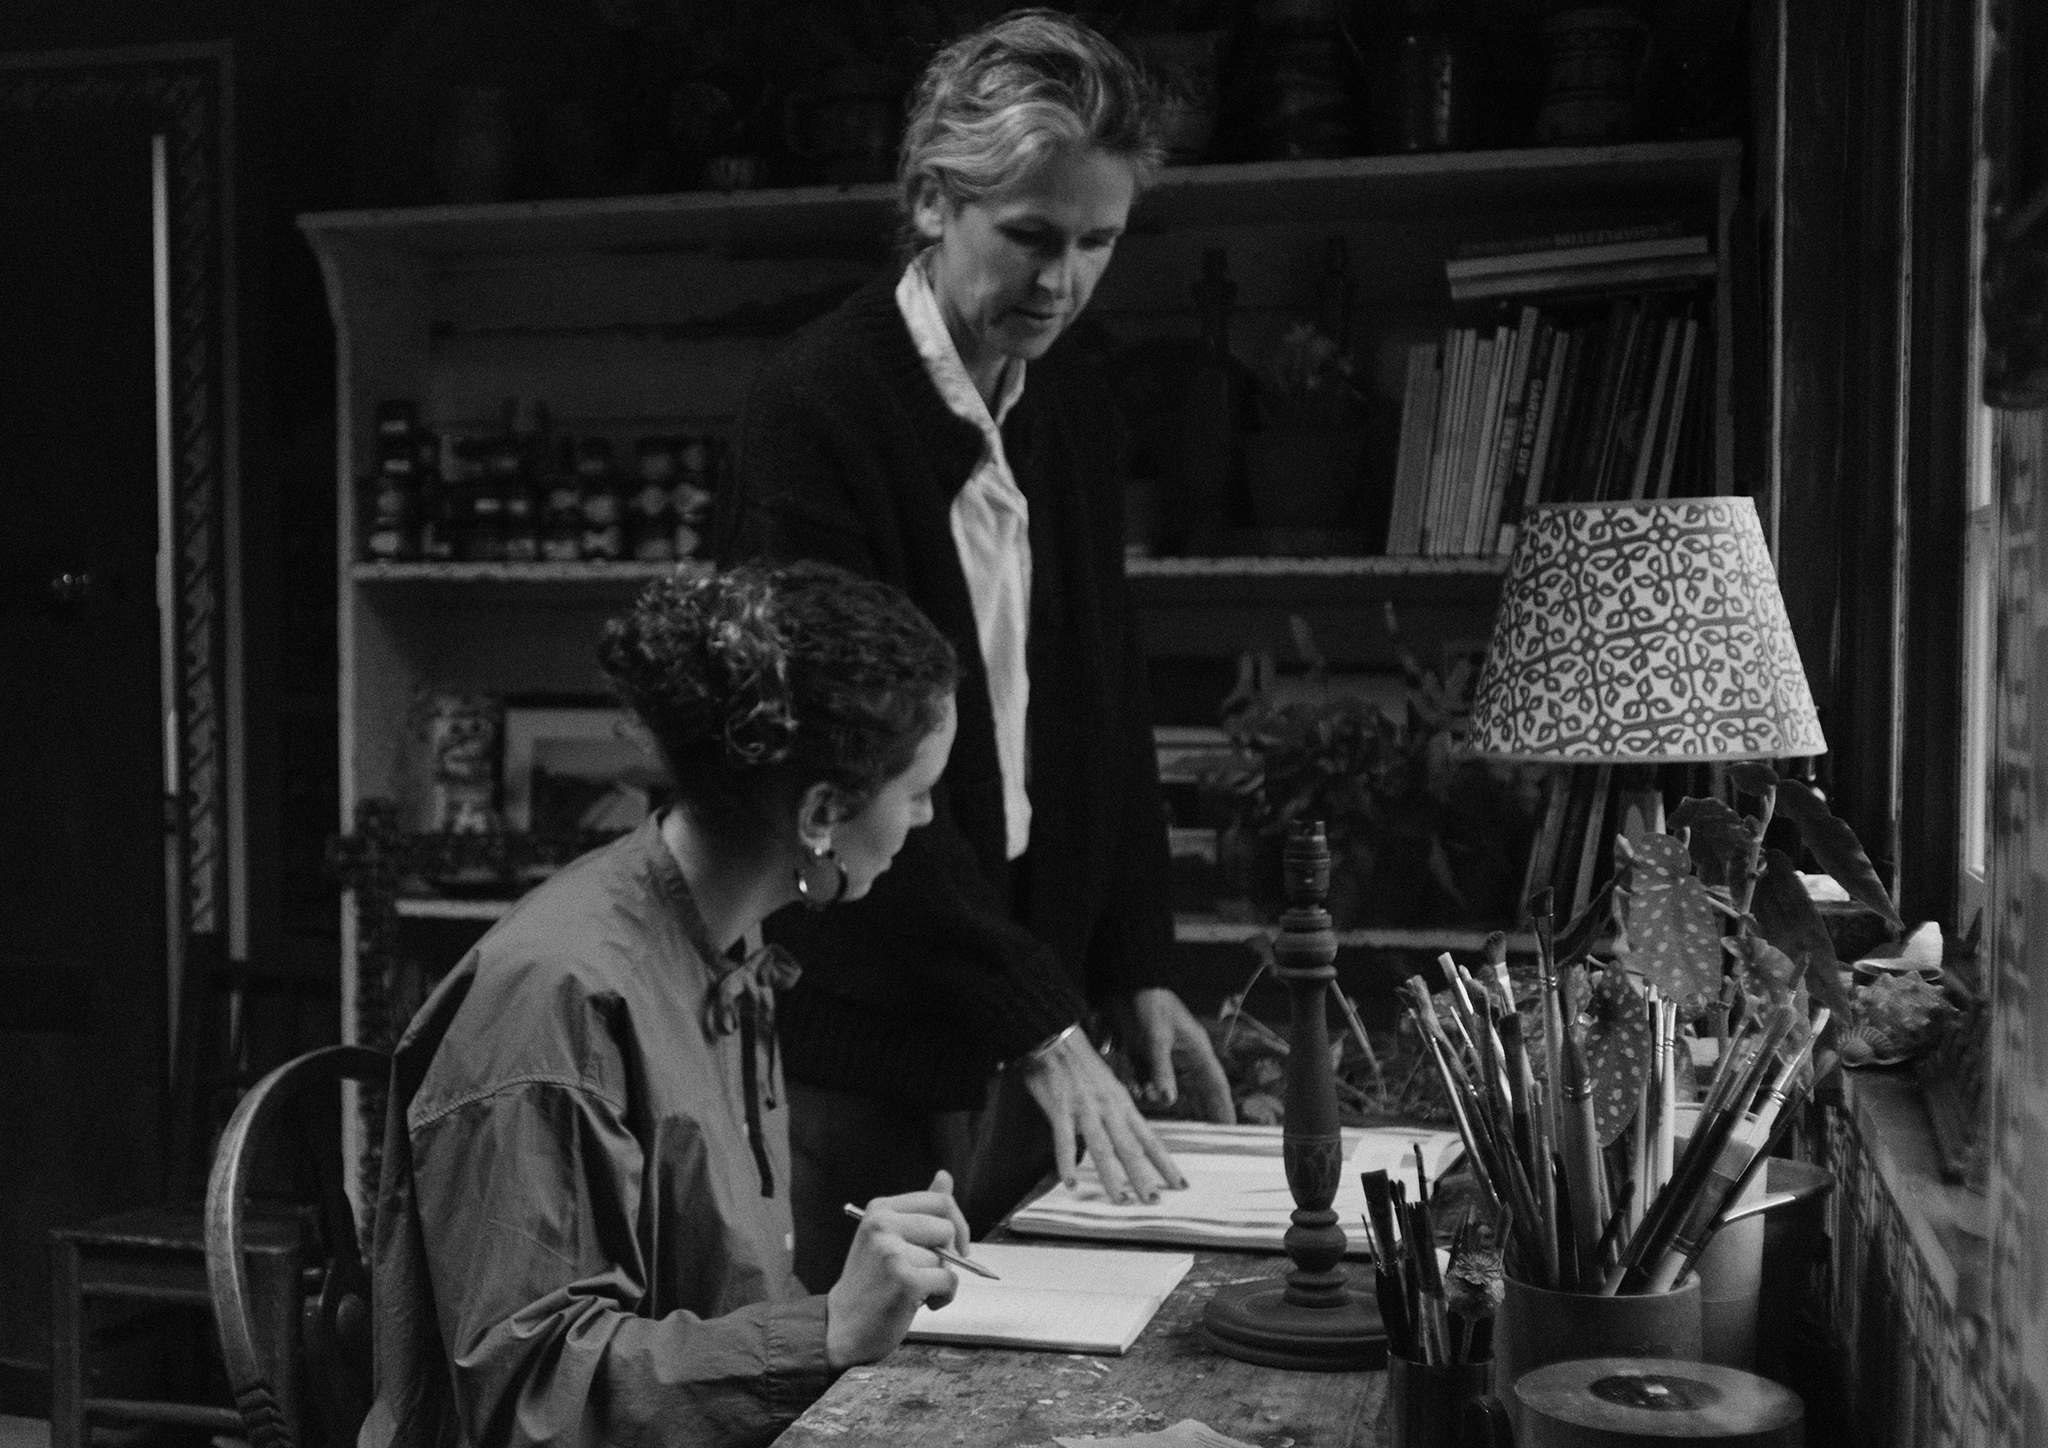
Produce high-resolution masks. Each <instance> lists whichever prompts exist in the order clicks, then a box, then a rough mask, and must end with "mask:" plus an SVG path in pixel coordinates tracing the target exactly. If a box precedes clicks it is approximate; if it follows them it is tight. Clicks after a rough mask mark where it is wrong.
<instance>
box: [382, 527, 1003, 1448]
mask: <svg viewBox="0 0 2048 1448" xmlns="http://www.w3.org/2000/svg"><path fill="white" fill-rule="evenodd" d="M601 657H602V660H603V663H604V667H605V671H606V673H607V674H609V675H610V677H611V679H612V680H613V682H614V684H615V685H616V686H617V687H618V690H619V693H620V695H621V696H622V698H623V699H624V701H625V703H626V705H627V707H628V708H629V709H630V710H631V711H632V712H633V713H634V714H635V715H636V716H637V717H638V719H639V720H640V722H641V724H642V725H644V726H645V728H646V729H647V731H648V733H649V735H650V736H651V737H652V738H653V740H654V742H655V743H656V745H657V746H658V747H659V749H660V752H661V755H662V758H663V761H664V762H665V763H666V764H667V766H668V768H669V773H670V776H671V778H672V779H673V780H674V783H675V801H674V803H673V804H672V805H671V806H670V807H668V808H666V809H664V810H662V811H661V812H659V813H657V814H655V815H654V816H652V817H651V818H650V819H649V820H648V821H647V823H646V824H645V825H643V826H642V827H641V828H640V829H638V830H635V831H634V832H633V833H631V834H629V835H627V836H625V837H624V838H623V839H620V840H619V841H617V842H616V843H614V844H611V845H607V846H605V847H604V848H602V849H599V850H596V851H594V852H593V853H591V854H589V855H586V856H584V857H583V858H582V859H580V860H578V861H576V862H575V863H574V864H571V865H569V866H568V867H566V868H565V869H563V870H561V871H559V872H557V873H556V874H555V875H554V876H552V877H551V878H550V879H549V880H548V881H547V883H546V884H544V885H542V886H541V887H540V888H539V889H537V890H535V891H534V892H533V893H532V894H530V895H528V896H527V897H526V898H525V899H524V900H522V901H520V902H519V904H518V905H517V906H516V907H515V908H514V909H513V911H512V912H511V914H509V915H507V916H506V917H505V918H504V919H503V920H502V921H500V922H499V923H498V924H497V925H496V926H494V927H493V928H492V930H491V931H490V933H489V934H487V935H486V936H485V937H484V938H483V940H482V941H480V942H479V943H478V944H477V946H476V948H475V949H473V950H471V951H470V952H469V954H468V955H467V956H466V957H465V958H464V959H463V960H462V961H461V963H460V964H458V965H457V966H456V967H455V969H454V970H452V971H450V972H449V974H448V977H447V979H445V980H444V981H443V982H442V983H441V984H440V985H439V986H438V987H436V989H435V991H434V993H433V995H431V996H430V997H429V998H428V999H427V1002H426V1004H425V1005H423V1006H422V1007H421V1008H420V1011H419V1014H418V1015H416V1016H415V1017H414V1018H413V1021H412V1024H411V1026H409V1027H408V1028H407V1030H406V1032H405V1036H404V1038H403V1039H402V1040H401V1041H400V1042H399V1045H398V1051H397V1056H396V1060H395V1062H394V1065H393V1071H392V1084H391V1098H390V1104H389V1109H388V1112H387V1117H386V1126H385V1134H384V1164H383V1176H382V1180H381V1183H380V1186H379V1190H378V1201H377V1212H376V1234H375V1243H374V1249H373V1263H372V1265H373V1271H374V1273H375V1281H374V1292H373V1300H374V1302H375V1303H376V1322H375V1342H376V1379H377V1382H376V1387H377V1396H376V1400H375V1403H374V1404H373V1406H372V1407H371V1410H370V1414H369V1417H368V1419H367V1420H366V1422H365V1423H364V1426H363V1431H362V1435H361V1445H362V1448H414V1445H417V1448H457V1445H468V1444H477V1445H483V1444H488V1445H491V1448H503V1445H520V1444H539V1443H548V1444H569V1445H578V1444H584V1445H590V1448H598V1445H601V1444H614V1443H633V1444H644V1445H650V1448H652V1445H675V1448H722V1445H741V1444H763V1443H766V1442H768V1441H769V1440H770V1439H772V1438H774V1437H775V1436H776V1435H777V1434H778V1433H780V1432H781V1430H782V1429H783V1428H784V1427H786V1426H787V1425H788V1424H789V1423H790V1421H791V1420H792V1419H794V1418H795V1417H796V1416H797V1415H798V1414H799V1413H801V1412H802V1411H803V1410H804V1408H805V1407H806V1406H808V1405H809V1404H810V1403H811V1402H812V1400H814V1399H815V1398H816V1397H817V1396H818V1395H819V1394H820V1393H822V1392H823V1391H824V1390H825V1388H826V1386H827V1385H828V1384H829V1383H830V1382H831V1381H832V1378H833V1376H834V1375H835V1374H836V1373H837V1372H839V1371H840V1370H842V1369H844V1368H846V1367H848V1366H850V1365H852V1364H855V1363H864V1362H872V1361H874V1360H875V1359H876V1358H879V1357H881V1356H882V1355H883V1354H885V1353H887V1352H889V1351H890V1350H891V1349H892V1348H894V1347H895V1346H896V1344H897V1343H898V1342H900V1341H901V1340H902V1338H903V1334H904V1332H905V1331H906V1330H907V1329H908V1327H909V1325H910V1319H911V1315H912V1314H913V1313H914V1312H915V1311H916V1310H917V1307H918V1304H919V1303H921V1302H926V1301H931V1302H932V1303H933V1304H934V1305H940V1304H942V1303H943V1302H945V1301H947V1300H949V1299H950V1298H951V1296H952V1293H953V1289H954V1286H955V1282H954V1279H953V1277H952V1275H951V1273H950V1272H948V1270H947V1269H946V1266H945V1264H944V1262H942V1261H941V1260H940V1259H939V1257H937V1256H936V1255H935V1254H934V1253H933V1252H932V1251H931V1250H930V1249H932V1248H935V1247H947V1246H950V1247H954V1248H957V1249H960V1250H965V1248H966V1245H967V1229H966V1224H965V1222H964V1221H962V1220H961V1217H960V1213H959V1209H958V1208H957V1207H956V1206H955V1205H954V1203H953V1201H952V1198H951V1196H950V1195H949V1192H948V1188H949V1185H950V1184H949V1182H948V1181H947V1180H946V1178H944V1177H943V1176H939V1177H937V1178H935V1179H931V1180H930V1183H929V1187H928V1189H926V1190H922V1191H914V1192H910V1193H907V1194H903V1195H897V1196H893V1197H890V1198H888V1199H885V1200H879V1201H869V1202H868V1207H867V1216H866V1219H865V1221H863V1222H862V1224H861V1226H860V1229H859V1234H858V1236H857V1238H856V1240H855V1243H854V1248H853V1251H852V1253H851V1254H850V1255H849V1257H848V1258H847V1262H846V1270H845V1272H844V1273H843V1274H840V1275H839V1276H838V1280H837V1281H836V1282H834V1283H831V1284H828V1286H829V1287H830V1291H829V1292H827V1293H824V1294H822V1295H819V1296H808V1295H806V1294H805V1292H804V1289H803V1288H802V1287H801V1286H800V1285H799V1284H798V1283H797V1281H796V1279H795V1278H794V1276H793V1275H792V1273H791V1248H790V1230H791V1227H790V1208H789V1200H790V1198H789V1151H788V1144H787V1136H786V1129H785V1113H784V1111H783V1110H782V1102H781V1092H780V1089H779V1088H780V1086H781V1076H780V1072H779V1071H778V1069H777V1066H776V1052H775V1038H774V1031H775V1025H774V1012H775V990H776V988H777V987H778V986H780V985H783V984H786V983H787V977H788V975H789V973H790V966H789V962H788V961H787V960H786V959H785V958H782V957H781V956H780V954H779V952H776V951H775V950H774V949H773V948H772V947H771V948H769V949H767V950H764V951H762V952H760V953H758V954H756V955H753V956H750V957H748V958H747V959H746V960H745V961H744V962H738V961H735V960H734V959H733V956H732V949H733V947H734V946H735V944H737V943H738V942H739V941H741V940H742V939H743V938H744V937H745V936H746V935H747V934H748V932H750V931H751V930H752V929H753V928H754V927H756V926H757V925H759V924H760V922H761V920H762V918H763V917H764V916H766V915H767V914H769V913H770V912H771V911H774V910H778V909H781V908H782V907H784V906H786V905H793V904H796V902H798V901H799V900H802V901H804V902H806V903H809V904H816V903H818V902H821V901H823V900H826V899H828V898H834V897H843V898H845V899H847V900H857V899H859V898H860V897H861V896H862V895H865V894H866V893H867V892H868V890H869V889H870V888H871V887H872V886H873V884H874V882H875V881H876V879H877V878H881V877H883V872H885V871H886V870H888V868H889V865H890V861H891V860H892V859H893V858H894V857H895V855H896V852H897V851H898V850H899V849H900V848H901V847H902V844H903V841H904V838H905V837H906V835H908V834H910V833H911V832H912V831H914V830H916V829H917V828H918V827H919V826H921V825H922V824H924V823H925V822H926V821H927V820H929V819H930V818H931V812H932V810H931V789H932V786H933V784H934V783H936V781H937V780H938V777H939V773H940V771H941V770H942V769H943V768H944V767H945V762H946V753H947V750H948V749H949V748H950V746H951V744H952V740H953V683H954V674H955V668H954V661H953V653H952V650H951V648H949V647H948V645H947V643H946V641H945V640H944V639H943V638H941V637H940V636H939V634H938V633H937V632H936V631H935V630H934V629H933V628H932V626H931V624H930V623H929V621H927V620H926V619H925V618H924V617H923V616H922V615H920V614H919V613H918V612H917V610H916V609H915V608H913V607H912V606H911V605H910V604H909V602H908V601H907V600H905V599H904V597H903V596H902V594H901V593H899V592H897V591H896V590H895V589H891V588H888V587H885V586H884V585H882V584H878V583H875V582H873V581H872V580H868V579H858V578H853V577H849V576H848V575H847V574H845V573H843V572H841V571H840V570H838V569H834V568H828V567H825V566H822V565H819V564H815V563H803V564H796V565H792V566H790V567H787V568H777V569H766V568H739V569H734V570H731V571H730V572H728V573H726V574H723V575H719V576H715V577H700V578H694V579H680V578H679V579H675V580H670V581H667V582H663V583H659V584H656V585H654V586H652V587H651V588H650V589H649V590H648V591H647V592H646V593H645V594H644V595H643V596H642V597H641V599H640V600H639V602H638V603H637V604H636V605H635V606H634V607H633V609H632V610H631V611H630V612H628V613H627V614H625V615H624V616H623V617H621V618H619V619H618V620H616V621H614V622H613V623H612V624H611V625H610V626H609V627H608V629H607V630H606V633H605V637H604V643H603V647H602V650H601ZM917 1185H918V1186H920V1187H922V1186H925V1185H926V1184H925V1183H918V1184H917Z"/></svg>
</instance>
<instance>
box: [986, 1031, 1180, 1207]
mask: <svg viewBox="0 0 2048 1448" xmlns="http://www.w3.org/2000/svg"><path fill="white" fill-rule="evenodd" d="M1023 1075H1024V1085H1025V1089H1027V1090H1028V1091H1030V1093H1031V1098H1032V1100H1034V1101H1036V1102H1037V1103H1038V1106H1039V1109H1040V1110H1041V1111H1043V1112H1044V1113H1045V1116H1046V1120H1047V1121H1048V1122H1049V1123H1050V1124H1051V1126H1052V1153H1053V1163H1054V1166H1055V1167H1056V1168H1057V1169H1058V1171H1059V1174H1060V1180H1061V1181H1062V1182H1065V1183H1066V1184H1067V1185H1068V1186H1070V1187H1071V1186H1073V1185H1074V1183H1075V1181H1076V1180H1077V1166H1076V1163H1077V1162H1078V1160H1079V1154H1080V1149H1082V1148H1086V1150H1087V1153H1088V1157H1089V1159H1090V1160H1091V1161H1092V1162H1094V1164H1095V1171H1096V1174H1097V1175H1098V1176H1100V1177H1101V1178H1102V1189H1103V1191H1104V1192H1106V1193H1107V1194H1108V1195H1109V1197H1110V1200H1112V1201H1124V1202H1129V1201H1147V1202H1149V1201H1156V1200H1158V1197H1159V1191H1160V1188H1161V1187H1175V1188H1178V1187H1183V1186H1185V1185H1187V1181H1186V1178H1184V1177H1183V1176H1182V1175H1181V1171H1180V1168H1179V1167H1177V1166H1175V1165H1174V1164H1173V1154H1172V1153H1171V1152H1169V1151H1168V1150H1167V1149H1166V1148H1165V1147H1164V1146H1163V1145H1161V1144H1160V1141H1159V1138H1158V1136H1157V1135H1155V1134H1154V1133H1153V1130H1152V1127H1151V1125H1150V1124H1149V1123H1147V1122H1146V1120H1145V1118H1144V1117H1143V1116H1141V1115H1139V1113H1138V1107H1137V1103H1136V1102H1134V1101H1132V1100H1131V1093H1130V1092H1129V1091H1128V1090H1126V1089H1125V1088H1124V1083H1123V1082H1121V1081H1119V1080H1117V1077H1116V1073H1115V1072H1114V1071H1112V1070H1110V1069H1109V1065H1108V1063H1107V1062H1105V1061H1104V1060H1103V1059H1102V1057H1101V1056H1100V1055H1098V1054H1097V1053H1096V1050H1095V1047H1094V1046H1093V1045H1092V1044H1090V1043H1089V1040H1088V1038H1087V1036H1085V1035H1084V1034H1082V1033H1081V1032H1080V1031H1075V1032H1074V1033H1073V1034H1072V1035H1070V1036H1068V1037H1067V1038H1066V1039H1065V1040H1063V1041H1061V1042H1059V1043H1058V1044H1057V1045H1055V1046H1054V1047H1053V1048H1052V1049H1051V1050H1049V1051H1047V1052H1046V1053H1045V1054H1044V1055H1042V1056H1040V1057H1038V1058H1037V1059H1035V1060H1033V1061H1031V1062H1029V1063H1028V1064H1027V1065H1026V1066H1025V1067H1024V1068H1023Z"/></svg>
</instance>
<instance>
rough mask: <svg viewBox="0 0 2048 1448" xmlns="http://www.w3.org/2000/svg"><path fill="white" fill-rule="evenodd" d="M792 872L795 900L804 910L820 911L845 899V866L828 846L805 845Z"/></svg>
mask: <svg viewBox="0 0 2048 1448" xmlns="http://www.w3.org/2000/svg"><path fill="white" fill-rule="evenodd" d="M795 873H796V897H797V899H799V900H801V901H803V902H804V905H805V907H806V908H807V909H811V910H823V909H824V908H825V907H826V906H827V905H836V904H838V903H839V902H840V901H841V900H842V899H844V898H845V897H846V866H845V865H844V864H842V863H841V862H840V859H839V856H838V855H837V854H836V853H835V852H834V851H833V849H832V847H831V846H830V845H806V846H805V847H804V858H803V861H802V863H800V864H799V865H798V866H797V867H796V872H795Z"/></svg>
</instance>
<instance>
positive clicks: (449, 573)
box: [348, 559, 709, 601]
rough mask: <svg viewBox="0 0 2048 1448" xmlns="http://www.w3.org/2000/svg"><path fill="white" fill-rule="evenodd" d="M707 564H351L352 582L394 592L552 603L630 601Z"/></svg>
mask: <svg viewBox="0 0 2048 1448" xmlns="http://www.w3.org/2000/svg"><path fill="white" fill-rule="evenodd" d="M708 567H709V565H708V564H705V563H700V562H698V561H697V560H695V559H686V560H684V561H683V562H681V563H670V562H650V563H638V562H634V563H352V564H350V565H349V570H348V576H349V580H350V582H352V583H357V584H361V585H364V586H366V587H370V588H374V589H388V590H393V591H411V590H419V589H426V590H450V591H453V592H456V593H458V594H459V595H461V596H471V595H474V596H478V597H482V596H489V597H493V598H497V597H502V596H505V595H507V594H511V595H529V594H531V595H538V596H541V597H545V598H553V599H564V600H573V599H593V598H594V599H604V600H612V599H617V600H621V601H623V600H625V599H629V598H631V597H632V596H633V595H634V594H635V593H637V592H638V591H639V590H640V589H641V588H642V587H643V586H644V585H646V584H647V583H649V582H651V581H652V580H654V579H657V578H668V577H672V576H673V575H674V574H675V573H676V572H677V571H678V570H685V571H696V570H702V569H705V568H708Z"/></svg>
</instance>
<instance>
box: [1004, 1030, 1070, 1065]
mask: <svg viewBox="0 0 2048 1448" xmlns="http://www.w3.org/2000/svg"><path fill="white" fill-rule="evenodd" d="M1080 1029H1081V1023H1080V1022H1079V1021H1075V1022H1074V1023H1073V1024H1072V1025H1070V1026H1068V1027H1067V1028H1066V1029H1065V1030H1063V1031H1058V1032H1056V1033H1054V1034H1053V1035H1051V1036H1049V1037H1047V1038H1046V1039H1045V1040H1043V1041H1040V1042H1039V1043H1038V1044H1037V1045H1035V1046H1033V1047H1032V1048H1031V1049H1030V1050H1028V1051H1026V1052H1025V1053H1024V1054H1023V1055H1021V1056H1019V1057H1017V1058H1016V1059H1015V1060H1013V1061H1010V1062H1008V1063H1007V1064H1008V1065H1009V1066H1011V1067H1012V1068H1014V1069H1018V1070H1021V1069H1024V1068H1026V1067H1030V1066H1036V1065H1037V1064H1038V1063H1039V1062H1040V1061H1043V1060H1044V1059H1045V1058H1046V1057H1047V1056H1050V1055H1051V1054H1052V1053H1053V1052H1054V1051H1057V1050H1058V1049H1059V1048H1060V1044H1061V1042H1063V1041H1065V1040H1066V1039H1067V1037H1069V1036H1071V1035H1073V1034H1074V1032H1076V1031H1078V1030H1080Z"/></svg>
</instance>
